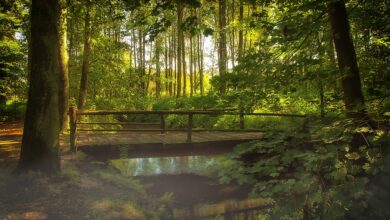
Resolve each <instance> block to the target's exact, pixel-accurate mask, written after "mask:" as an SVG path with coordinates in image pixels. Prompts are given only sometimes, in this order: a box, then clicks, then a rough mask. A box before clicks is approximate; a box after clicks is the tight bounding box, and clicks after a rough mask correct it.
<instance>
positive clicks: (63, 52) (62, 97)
mask: <svg viewBox="0 0 390 220" xmlns="http://www.w3.org/2000/svg"><path fill="white" fill-rule="evenodd" d="M59 4H60V22H59V28H60V29H59V31H60V35H59V45H60V47H59V49H60V52H59V55H60V59H59V61H60V74H61V77H60V88H59V89H60V94H59V105H60V126H61V131H65V130H66V129H67V128H68V126H67V125H68V123H67V122H68V115H67V110H68V99H69V75H68V51H67V45H66V25H67V23H66V15H67V8H66V1H65V0H59Z"/></svg>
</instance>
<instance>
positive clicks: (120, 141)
mask: <svg viewBox="0 0 390 220" xmlns="http://www.w3.org/2000/svg"><path fill="white" fill-rule="evenodd" d="M69 115H70V146H71V149H72V150H73V151H77V149H80V150H82V151H84V152H87V153H89V154H92V155H93V156H94V157H96V158H100V159H112V158H118V157H150V156H173V155H174V156H183V155H199V154H213V153H219V152H226V151H228V150H231V149H232V148H233V147H234V146H235V145H237V144H239V143H243V142H247V141H251V140H259V139H261V138H262V134H263V133H262V130H261V129H247V128H245V123H244V122H245V121H244V118H245V116H282V117H301V118H305V117H306V116H305V115H297V114H279V113H245V112H242V111H241V112H236V111H229V110H188V111H182V110H176V111H103V110H100V111H90V110H84V111H77V110H76V108H74V107H71V108H70V109H69ZM137 115H138V116H139V115H144V116H149V117H150V116H154V117H155V118H157V119H158V121H156V120H155V121H150V119H149V121H146V122H145V121H142V122H139V121H136V122H134V121H132V122H131V121H129V120H128V119H126V118H125V119H122V120H119V119H121V117H122V118H123V117H124V116H127V118H130V117H135V116H137ZM169 115H181V116H184V117H186V122H187V123H186V125H184V126H181V127H174V128H172V127H170V126H167V124H166V117H167V116H169ZM197 115H203V116H205V115H206V116H223V115H230V116H236V117H238V119H239V120H238V128H229V129H212V128H199V127H195V126H194V116H197ZM85 119H87V120H85ZM102 120H103V121H102ZM91 126H92V127H91Z"/></svg>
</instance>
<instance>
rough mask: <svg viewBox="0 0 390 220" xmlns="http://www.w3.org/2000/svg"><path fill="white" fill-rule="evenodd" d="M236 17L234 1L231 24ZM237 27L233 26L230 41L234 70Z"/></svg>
mask: <svg viewBox="0 0 390 220" xmlns="http://www.w3.org/2000/svg"><path fill="white" fill-rule="evenodd" d="M234 15H235V4H234V0H232V4H231V22H234V18H235V17H234ZM234 35H235V27H234V26H232V32H231V35H230V36H231V39H230V53H231V58H232V68H234V65H235V60H236V57H235V39H234V38H235V36H234Z"/></svg>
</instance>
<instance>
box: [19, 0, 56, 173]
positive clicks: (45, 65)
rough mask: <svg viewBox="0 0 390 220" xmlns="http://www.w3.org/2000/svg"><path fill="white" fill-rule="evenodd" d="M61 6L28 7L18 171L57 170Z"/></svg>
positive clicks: (51, 2) (52, 2)
mask: <svg viewBox="0 0 390 220" xmlns="http://www.w3.org/2000/svg"><path fill="white" fill-rule="evenodd" d="M59 24H60V4H59V1H58V0H40V1H38V0H33V1H32V6H31V45H30V49H31V69H30V73H29V81H30V86H29V91H28V102H27V109H26V118H25V121H24V130H23V139H22V147H21V152H20V160H19V164H18V170H19V171H27V170H39V171H41V172H44V173H48V174H52V173H56V172H59V170H60V157H59V132H60V129H61V123H60V117H61V112H60V108H59V106H60V100H59V96H60V89H59V87H60V86H61V85H60V84H61V77H62V76H61V64H60V58H61V56H60V27H59Z"/></svg>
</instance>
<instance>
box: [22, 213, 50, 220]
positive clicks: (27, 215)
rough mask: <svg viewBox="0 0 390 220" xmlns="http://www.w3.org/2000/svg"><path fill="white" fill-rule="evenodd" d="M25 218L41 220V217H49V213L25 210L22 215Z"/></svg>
mask: <svg viewBox="0 0 390 220" xmlns="http://www.w3.org/2000/svg"><path fill="white" fill-rule="evenodd" d="M22 218H23V219H29V220H39V219H47V215H46V214H45V213H44V212H35V211H32V212H25V213H23V215H22Z"/></svg>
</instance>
